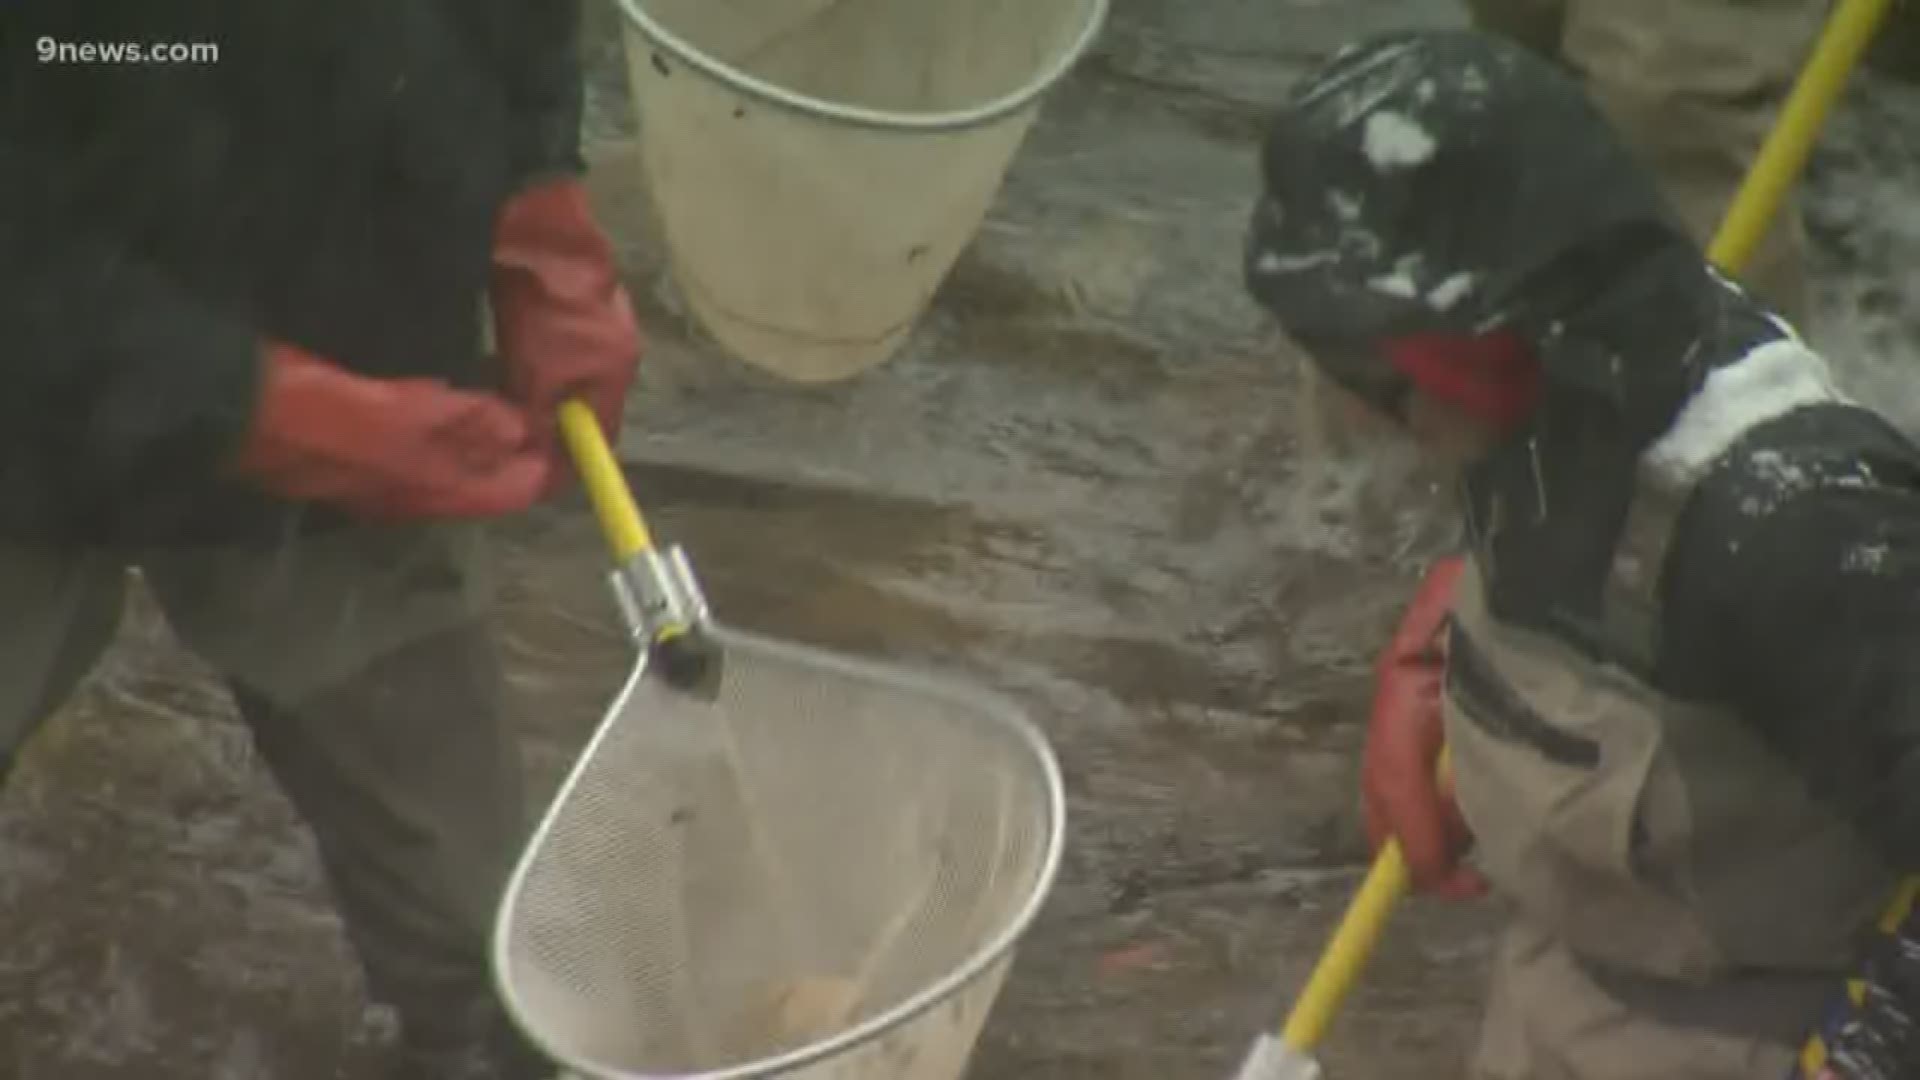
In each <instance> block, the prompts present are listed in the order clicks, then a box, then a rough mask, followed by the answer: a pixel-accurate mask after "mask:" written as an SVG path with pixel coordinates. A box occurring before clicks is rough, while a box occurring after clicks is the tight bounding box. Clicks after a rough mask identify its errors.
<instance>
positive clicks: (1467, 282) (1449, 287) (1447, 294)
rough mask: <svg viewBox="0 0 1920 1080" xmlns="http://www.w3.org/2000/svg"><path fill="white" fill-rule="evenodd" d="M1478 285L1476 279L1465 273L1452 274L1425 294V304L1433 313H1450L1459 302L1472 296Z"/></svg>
mask: <svg viewBox="0 0 1920 1080" xmlns="http://www.w3.org/2000/svg"><path fill="white" fill-rule="evenodd" d="M1478 283H1479V282H1478V279H1476V278H1475V277H1474V276H1473V275H1472V274H1469V273H1466V272H1465V271H1462V272H1460V273H1457V274H1453V275H1451V276H1450V277H1448V278H1447V279H1446V280H1445V281H1442V282H1441V283H1440V284H1438V285H1435V286H1434V287H1433V290H1432V291H1431V292H1429V293H1427V304H1428V305H1429V306H1431V307H1432V308H1433V309H1434V310H1435V311H1452V310H1453V309H1454V307H1455V306H1456V305H1458V304H1459V303H1460V301H1462V300H1465V299H1466V298H1467V297H1469V296H1472V295H1473V289H1474V286H1475V285H1477V284H1478Z"/></svg>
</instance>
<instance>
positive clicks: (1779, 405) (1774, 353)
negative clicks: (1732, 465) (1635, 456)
mask: <svg viewBox="0 0 1920 1080" xmlns="http://www.w3.org/2000/svg"><path fill="white" fill-rule="evenodd" d="M1837 400H1839V393H1838V391H1836V390H1835V389H1834V386H1833V376H1832V373H1831V372H1830V371H1829V370H1828V369H1827V362H1826V361H1825V360H1824V359H1822V358H1821V357H1820V355H1819V354H1818V353H1816V352H1814V351H1813V350H1811V349H1809V348H1807V347H1806V346H1805V345H1803V344H1801V343H1800V342H1798V341H1794V340H1791V339H1788V340H1783V341H1770V342H1768V343H1767V344H1765V345H1761V346H1759V347H1757V348H1755V349H1753V350H1752V351H1751V352H1749V353H1747V354H1746V355H1745V356H1743V357H1741V358H1740V359H1738V360H1736V361H1734V362H1733V363H1731V364H1728V365H1727V366H1725V367H1722V368H1719V369H1717V370H1715V371H1713V372H1712V373H1710V374H1709V375H1708V376H1707V380H1706V384H1705V385H1704V386H1702V387H1701V388H1700V390H1699V392H1697V393H1695V394H1694V395H1693V397H1692V398H1691V399H1690V400H1688V402H1687V403H1686V406H1685V407H1684V408H1682V409H1681V410H1680V416H1679V418H1678V419H1677V420H1675V421H1674V423H1673V426H1672V427H1670V428H1668V429H1667V432H1666V434H1665V435H1662V436H1661V437H1660V439H1659V441H1657V442H1655V443H1654V444H1653V445H1652V446H1651V447H1649V448H1648V449H1647V452H1646V453H1645V454H1644V455H1642V458H1641V461H1642V463H1643V464H1645V465H1646V466H1647V468H1648V469H1650V470H1651V471H1652V473H1653V474H1654V476H1655V477H1656V478H1657V479H1659V480H1661V481H1663V482H1665V483H1667V484H1670V485H1672V486H1674V487H1685V486H1687V485H1689V484H1691V483H1693V482H1694V481H1695V480H1698V479H1699V478H1700V476H1701V474H1703V473H1705V472H1706V470H1707V469H1708V468H1709V467H1710V466H1711V465H1712V464H1713V463H1714V462H1715V461H1716V460H1717V459H1719V457H1720V456H1721V455H1722V454H1725V453H1726V452H1727V449H1728V448H1729V447H1731V446H1732V445H1733V444H1734V442H1735V441H1736V440H1738V439H1739V438H1740V436H1741V435H1743V434H1745V433H1746V432H1748V431H1749V430H1751V429H1752V428H1753V427H1755V426H1756V425H1758V424H1762V423H1765V422H1766V421H1768V420H1773V419H1776V418H1778V417H1781V416H1785V415H1786V414H1787V413H1790V412H1792V411H1794V410H1795V409H1799V408H1802V407H1805V406H1807V405H1817V404H1820V403H1822V402H1830V401H1837ZM1756 456H1758V455H1756Z"/></svg>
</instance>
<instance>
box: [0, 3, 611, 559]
mask: <svg viewBox="0 0 1920 1080" xmlns="http://www.w3.org/2000/svg"><path fill="white" fill-rule="evenodd" d="M578 18H579V5H578V0H404V2H399V0H324V2H315V0H85V2H81V3H74V2H71V0H11V2H8V3H5V4H0V350H4V360H0V364H3V365H4V367H0V373H3V374H4V380H3V381H0V388H3V389H0V539H17V538H25V539H31V540H53V541H57V542H58V541H65V542H98V541H105V542H132V541H161V540H165V541H172V540H202V539H221V538H226V537H229V536H232V535H236V534H238V533H244V532H247V531H250V530H253V529H257V528H268V527H274V526H271V525H270V524H269V523H271V522H273V521H274V520H276V511H275V508H274V507H272V506H271V505H270V504H268V503H267V502H266V501H265V500H264V499H260V498H258V497H257V496H252V495H250V494H248V493H245V492H243V491H240V490H239V489H237V488H233V487H230V486H227V485H226V484H224V483H221V482H218V481H216V480H214V479H213V478H214V477H215V476H216V475H217V473H218V472H219V470H220V469H221V467H222V463H223V462H224V461H225V460H226V459H227V457H228V456H229V455H230V454H231V453H232V451H233V450H234V449H235V448H236V446H237V444H238V441H239V439H240V438H241V436H242V434H243V432H244V429H245V426H246V423H247V420H248V417H249V415H250V413H251V411H252V408H253V404H254V394H255V392H256V385H255V383H256V371H257V355H258V343H259V341H260V340H261V339H262V338H263V337H270V338H278V339H282V340H286V341H290V342H293V343H296V344H298V345H301V346H304V347H306V348H308V349H310V350H312V351H314V352H317V353H320V354H322V355H325V356H327V357H329V358H331V359H333V360H335V361H336V362H338V363H340V364H342V365H344V366H346V367H349V368H351V369H354V370H357V371H360V372H363V373H366V374H371V375H379V376H407V375H417V376H432V377H440V378H446V379H449V380H452V381H454V382H455V383H457V384H461V385H466V386H477V385H484V384H486V383H488V382H489V379H490V377H489V373H488V372H486V371H485V370H483V369H482V365H481V362H480V358H479V349H478V336H477V335H478V326H479V321H478V320H479V313H478V309H477V306H476V305H477V302H478V297H479V296H480V294H481V290H482V288H483V287H484V283H485V275H486V270H487V257H488V249H489V246H490V241H491V235H492V225H493V220H494V215H495V213H496V211H497V210H498V208H499V206H500V205H501V203H502V201H503V200H504V198H505V197H506V196H507V195H508V194H509V193H510V192H511V191H513V190H514V189H515V188H517V187H519V186H521V185H523V184H524V183H526V182H528V181H529V180H531V179H533V178H534V177H537V176H542V175H546V174H549V173H554V172H563V171H571V170H574V169H577V168H578V167H579V165H580V162H579V154H578V125H579V106H580V94H581V86H580V73H579V70H578V64H577V58H576V55H575V49H576V37H577V33H578ZM195 46H198V47H201V48H202V49H203V50H204V49H211V50H215V51H214V52H211V53H208V52H202V53H201V54H200V55H198V56H181V55H179V53H180V52H181V51H182V49H184V48H189V47H195ZM129 47H136V48H138V49H141V50H154V49H156V48H157V47H180V48H175V49H174V53H175V55H171V56H167V57H163V58H161V59H158V60H156V59H153V58H151V57H136V58H129V57H130V54H129V53H128V52H127V49H128V48H129ZM83 48H84V49H89V50H90V51H91V52H92V53H93V57H92V59H91V60H89V59H88V58H87V57H86V56H85V55H84V54H83V53H82V50H83ZM109 57H111V58H109Z"/></svg>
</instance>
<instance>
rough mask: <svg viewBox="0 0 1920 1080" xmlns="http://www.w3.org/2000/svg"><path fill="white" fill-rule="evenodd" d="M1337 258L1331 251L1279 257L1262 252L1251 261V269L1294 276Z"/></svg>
mask: <svg viewBox="0 0 1920 1080" xmlns="http://www.w3.org/2000/svg"><path fill="white" fill-rule="evenodd" d="M1338 258H1339V256H1338V255H1337V254H1335V253H1334V252H1331V251H1311V252H1308V253H1306V254H1304V255H1281V254H1280V253H1278V252H1274V251H1263V252H1261V253H1260V257H1259V258H1257V259H1255V260H1254V261H1253V268H1254V270H1255V271H1256V272H1258V273H1262V274H1294V273H1298V272H1300V271H1302V270H1311V269H1313V268H1314V267H1316V266H1325V265H1326V264H1328V263H1330V262H1333V261H1335V260H1337V259H1338Z"/></svg>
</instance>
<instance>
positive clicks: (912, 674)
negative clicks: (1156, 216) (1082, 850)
mask: <svg viewBox="0 0 1920 1080" xmlns="http://www.w3.org/2000/svg"><path fill="white" fill-rule="evenodd" d="M623 2H624V0H623ZM1102 2H1104V0H1102ZM711 634H712V636H713V639H714V643H715V644H716V645H718V646H720V648H721V649H722V650H723V651H727V650H733V649H745V650H747V651H758V652H761V653H763V654H770V655H773V656H777V657H783V658H786V659H789V660H797V661H803V662H805V663H808V664H813V665H817V666H820V667H824V668H828V669H831V670H835V671H839V672H842V673H845V674H849V675H854V676H857V677H859V678H861V679H865V680H869V681H872V682H876V683H881V684H884V685H888V686H893V687H897V688H900V689H903V690H912V691H914V692H916V693H922V694H930V695H932V696H935V697H941V698H945V699H947V700H948V701H951V702H955V703H958V704H964V705H966V706H968V707H969V708H970V709H971V710H972V711H974V712H975V713H976V714H978V715H979V716H980V717H981V719H983V720H985V721H988V722H990V723H992V724H994V725H996V726H998V727H1000V728H1002V729H1003V730H1005V731H1006V732H1007V733H1008V734H1010V735H1012V736H1013V737H1014V738H1015V739H1016V740H1018V741H1019V742H1020V743H1021V744H1023V745H1024V746H1025V747H1026V749H1027V752H1028V755H1029V758H1030V761H1031V763H1032V764H1033V765H1034V767H1035V768H1036V769H1037V771H1038V773H1039V779H1040V782H1041V784H1042V786H1043V787H1044V788H1045V789H1046V790H1045V802H1044V805H1045V809H1046V819H1047V837H1046V845H1045V849H1044V850H1043V851H1042V853H1041V857H1040V861H1039V864H1038V866H1037V867H1036V869H1035V872H1034V876H1033V886H1032V889H1031V890H1030V892H1029V894H1028V895H1027V897H1026V899H1024V900H1023V901H1021V903H1020V905H1019V907H1018V908H1016V909H1015V910H1014V912H1013V914H1012V916H1011V917H1010V918H1008V919H1007V920H1006V922H1005V924H1004V925H1003V926H1002V927H1001V928H1000V930H999V932H998V933H996V934H994V935H993V936H992V937H990V938H988V939H987V941H986V942H985V943H984V944H982V945H981V946H980V947H978V948H976V949H975V950H973V951H972V952H971V953H970V954H968V955H967V957H966V959H965V960H963V961H961V962H960V963H959V964H957V965H955V967H954V968H953V970H952V971H949V972H948V973H947V974H946V975H944V976H942V977H940V978H938V979H935V980H934V981H932V982H930V983H928V984H927V985H926V986H924V987H922V988H921V989H920V990H919V991H917V992H915V993H914V994H912V995H909V996H908V997H907V998H906V999H905V1000H903V1001H901V1002H899V1003H898V1004H896V1005H894V1006H893V1007H892V1008H889V1009H886V1010H883V1011H881V1012H879V1013H876V1014H875V1015H873V1016H871V1017H868V1018H867V1019H866V1020H863V1021H861V1022H860V1023H857V1024H854V1025H852V1026H850V1027H848V1028H846V1029H845V1030H843V1031H840V1032H838V1033H836V1034H834V1035H832V1036H831V1037H829V1038H825V1039H820V1040H817V1041H815V1042H811V1043H807V1044H805V1045H802V1046H799V1047H796V1048H794V1049H792V1050H788V1051H786V1052H784V1053H781V1054H776V1055H773V1056H772V1057H765V1058H760V1059H757V1060H754V1061H748V1062H742V1063H740V1064H736V1065H728V1066H725V1067H722V1068H718V1069H709V1070H706V1071H703V1072H683V1073H648V1072H633V1071H629V1070H625V1069H622V1068H619V1067H617V1066H613V1065H609V1064H607V1063H605V1062H600V1061H588V1060H585V1059H581V1058H579V1057H576V1056H572V1055H562V1054H560V1053H558V1052H557V1050H558V1048H557V1047H554V1046H552V1045H550V1044H549V1043H548V1042H547V1040H546V1039H545V1038H544V1037H543V1036H542V1034H541V1033H540V1032H539V1031H538V1030H537V1029H536V1027H535V1025H533V1024H532V1023H530V1022H529V1017H528V1016H527V1015H526V1011H525V1009H524V1008H523V1007H522V1003H521V1001H520V998H519V995H517V994H516V993H514V990H513V986H514V979H513V978H512V977H511V976H512V968H513V965H512V964H511V963H510V962H509V960H508V957H510V956H511V955H512V951H511V949H510V948H509V943H510V939H511V937H512V934H511V931H512V928H513V927H512V919H511V918H510V916H511V915H512V914H513V912H514V910H515V909H516V908H517V906H518V902H519V897H520V896H521V894H522V892H523V890H524V888H525V885H526V879H527V877H528V875H529V874H530V873H531V872H532V871H533V868H534V864H535V861H536V859H537V857H538V856H539V855H540V853H541V851H542V849H543V847H544V843H543V842H544V840H545V839H546V837H547V835H548V833H549V831H550V827H551V826H552V824H553V823H554V821H555V819H556V818H558V817H559V816H560V813H561V811H562V810H563V809H565V808H566V807H567V806H568V805H569V804H570V803H571V801H572V795H573V790H574V788H575V787H576V786H577V785H578V783H579V782H580V780H581V778H582V777H583V776H584V774H585V773H586V771H587V768H588V766H589V765H591V764H592V763H593V761H594V758H595V755H596V752H597V751H598V749H599V747H600V745H601V744H602V743H603V742H604V741H605V740H606V739H607V737H608V735H609V734H610V733H611V731H612V729H613V725H614V723H615V721H616V720H618V719H619V718H620V717H621V716H622V715H624V714H625V711H626V708H627V705H628V703H629V702H630V701H631V699H632V698H633V696H634V694H635V693H636V692H638V690H639V689H640V685H641V682H642V680H644V679H645V678H646V677H647V675H648V666H647V654H646V652H645V651H642V652H641V653H640V654H639V656H638V657H637V658H636V659H635V661H634V665H633V670H632V672H631V673H629V674H628V676H627V680H626V682H625V683H624V684H623V685H622V687H621V690H620V693H619V694H618V695H616V696H615V697H614V700H613V703H612V704H611V705H609V706H608V708H607V712H606V715H605V716H604V717H603V718H602V719H601V721H600V723H599V725H598V726H597V727H596V728H595V729H594V732H593V734H592V735H591V736H590V737H589V738H588V740H587V742H586V744H585V745H584V746H583V747H582V748H581V750H580V753H579V755H578V756H577V757H576V758H575V759H574V762H573V764H572V766H571V767H570V768H569V769H568V771H567V775H566V778H565V779H564V780H563V781H562V782H561V784H560V787H559V789H558V790H557V791H556V792H555V793H554V795H553V798H552V799H551V801H549V802H548V804H547V807H546V810H545V811H544V812H543V813H542V814H541V815H540V820H539V824H538V827H537V828H535V829H534V830H533V832H532V833H531V834H530V839H529V841H528V843H527V845H526V847H525V848H524V849H523V850H522V851H521V853H520V857H519V859H518V860H517V861H516V863H515V866H514V868H513V873H512V875H511V876H510V877H509V879H508V882H507V886H506V888H505V889H504V890H502V892H501V894H500V897H501V898H500V903H499V905H498V908H497V911H496V914H495V918H494V925H493V935H492V937H493V940H492V949H491V952H492V958H493V965H492V966H493V969H494V971H493V974H494V982H495V986H496V989H497V990H498V991H499V995H500V999H501V1001H502V1003H503V1004H504V1005H505V1007H506V1011H507V1013H508V1015H509V1016H511V1017H512V1019H513V1021H514V1023H515V1025H516V1026H517V1027H519V1028H520V1030H521V1031H522V1032H524V1033H525V1034H526V1035H527V1036H528V1038H530V1039H531V1040H532V1041H533V1043H534V1044H535V1045H536V1046H538V1047H539V1048H540V1050H541V1052H542V1053H543V1054H545V1055H547V1056H548V1057H551V1058H553V1059H554V1061H555V1064H557V1065H559V1066H560V1067H561V1068H562V1069H563V1070H566V1072H563V1073H562V1075H570V1074H571V1073H575V1072H577V1073H580V1074H581V1076H580V1080H761V1078H764V1077H770V1076H775V1075H779V1074H782V1073H785V1072H788V1071H791V1070H797V1069H801V1068H805V1067H806V1066H809V1065H813V1064H816V1063H818V1062H820V1061H823V1060H826V1059H827V1058H830V1057H833V1056H835V1055H837V1054H840V1053H842V1052H844V1051H847V1050H851V1049H854V1048H856V1047H861V1046H865V1045H867V1044H868V1043H871V1042H873V1041H875V1040H876V1039H879V1038H881V1037H882V1036H884V1035H886V1034H888V1033H889V1032H892V1031H894V1030H895V1029H897V1028H899V1027H901V1026H903V1025H905V1024H907V1023H909V1022H911V1021H913V1020H916V1019H918V1018H919V1017H921V1016H922V1015H924V1014H926V1013H928V1012H930V1011H932V1010H933V1009H934V1008H935V1007H936V1006H938V1005H940V1004H941V1003H943V1002H945V1001H948V1000H950V999H952V998H953V997H955V996H957V995H958V994H960V993H961V992H963V991H965V990H966V989H968V988H969V987H970V986H971V985H972V984H973V983H974V982H976V981H977V980H979V979H980V978H982V977H984V976H985V975H987V974H988V973H989V972H990V971H992V970H993V969H994V968H995V967H997V966H999V965H1000V964H1002V963H1006V962H1010V961H1011V960H1012V959H1013V957H1014V954H1015V952H1016V951H1017V950H1018V948H1019V945H1020V942H1021V939H1023V938H1024V937H1025V936H1026V934H1027V931H1028V930H1030V929H1031V928H1032V926H1033V924H1034V922H1035V921H1036V920H1037V919H1038V918H1039V917H1040V913H1041V911H1042V910H1043V909H1044V908H1045V907H1046V905H1047V903H1048V901H1049V900H1050V898H1051V896H1052V893H1053V886H1054V884H1055V882H1056V880H1057V879H1058V877H1059V874H1060V868H1061V864H1062V861H1063V859H1064V856H1065V849H1066V836H1067V798H1066V782H1065V780H1064V778H1063V775H1062V772H1061V768H1060V759H1059V755H1058V754H1057V753H1056V751H1055V750H1054V748H1053V744H1052V742H1051V741H1049V740H1048V738H1047V736H1046V734H1045V733H1044V732H1043V731H1041V729H1040V727H1039V725H1038V724H1036V723H1035V722H1034V721H1033V719H1032V718H1031V717H1030V716H1028V714H1027V711H1026V710H1025V709H1024V708H1022V707H1020V705H1019V704H1017V703H1016V702H1014V701H1013V700H1012V699H1011V698H1009V697H1008V696H1007V695H1005V694H1003V693H999V692H997V691H992V690H987V689H984V688H982V687H978V686H974V685H971V684H970V683H963V682H961V681H960V680H958V679H956V678H953V677H950V676H947V675H941V674H933V673H930V672H927V671H924V670H920V669H917V668H907V667H902V666H899V665H895V664H889V663H882V662H879V661H873V660H866V659H859V658H855V657H852V656H847V655H842V654H839V653H833V652H828V651H825V650H823V649H818V648H815V647H812V646H808V645H800V644H795V643H793V642H788V641H781V640H778V639H776V638H772V637H768V636H765V635H762V634H758V633H755V632H752V631H748V630H741V629H736V628H732V627H727V626H724V625H721V624H719V623H717V622H716V623H715V624H714V625H713V626H712V628H711Z"/></svg>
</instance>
